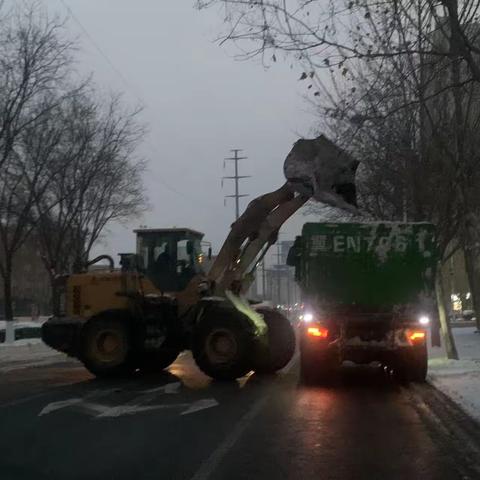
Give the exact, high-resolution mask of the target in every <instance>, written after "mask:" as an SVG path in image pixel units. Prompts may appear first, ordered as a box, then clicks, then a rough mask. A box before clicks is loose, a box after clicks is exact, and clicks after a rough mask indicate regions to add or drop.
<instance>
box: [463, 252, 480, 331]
mask: <svg viewBox="0 0 480 480" xmlns="http://www.w3.org/2000/svg"><path fill="white" fill-rule="evenodd" d="M463 253H464V256H465V267H466V270H467V277H468V283H469V285H470V294H471V295H472V304H473V310H474V312H475V320H476V323H477V331H480V272H479V271H478V268H477V262H476V258H475V257H476V255H475V253H476V252H474V249H473V248H468V247H467V248H464V249H463Z"/></svg>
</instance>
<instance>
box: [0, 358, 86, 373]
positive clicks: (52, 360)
mask: <svg viewBox="0 0 480 480" xmlns="http://www.w3.org/2000/svg"><path fill="white" fill-rule="evenodd" d="M70 361H71V359H68V358H64V357H60V358H46V359H43V360H37V361H35V362H27V363H18V364H13V365H10V366H7V367H1V368H0V373H9V372H14V371H16V370H24V369H26V368H31V367H43V366H45V365H54V364H56V363H67V362H70ZM79 365H80V364H79Z"/></svg>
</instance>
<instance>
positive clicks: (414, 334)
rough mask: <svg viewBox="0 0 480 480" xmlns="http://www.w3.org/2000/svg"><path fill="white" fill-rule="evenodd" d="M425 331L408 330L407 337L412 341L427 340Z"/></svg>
mask: <svg viewBox="0 0 480 480" xmlns="http://www.w3.org/2000/svg"><path fill="white" fill-rule="evenodd" d="M425 336H426V334H425V332H424V331H422V330H407V338H408V339H409V340H410V341H411V342H420V341H423V340H425Z"/></svg>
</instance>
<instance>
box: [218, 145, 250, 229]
mask: <svg viewBox="0 0 480 480" xmlns="http://www.w3.org/2000/svg"><path fill="white" fill-rule="evenodd" d="M241 151H242V150H241V149H239V148H234V149H232V150H231V152H233V157H229V158H225V159H224V160H225V161H232V162H234V166H235V170H234V175H232V176H227V177H222V187H223V181H224V180H234V181H235V193H234V194H233V195H225V198H234V199H235V220H237V219H238V217H239V216H240V198H242V197H248V194H241V193H240V191H239V185H238V181H239V180H240V179H241V178H250V177H251V175H239V174H238V162H239V161H240V160H245V159H247V158H248V157H239V155H238V154H239V152H241ZM225 161H224V162H223V167H224V168H225Z"/></svg>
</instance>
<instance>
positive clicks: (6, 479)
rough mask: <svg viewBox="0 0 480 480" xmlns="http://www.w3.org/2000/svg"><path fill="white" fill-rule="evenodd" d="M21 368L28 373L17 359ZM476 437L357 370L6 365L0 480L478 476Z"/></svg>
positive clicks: (457, 420) (430, 394)
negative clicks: (326, 381)
mask: <svg viewBox="0 0 480 480" xmlns="http://www.w3.org/2000/svg"><path fill="white" fill-rule="evenodd" d="M20 366H21V365H20ZM479 478H480V431H479V428H478V426H477V425H476V424H474V423H473V422H472V421H471V420H470V419H469V418H468V417H466V416H465V415H464V414H463V413H462V412H461V411H460V410H459V409H458V408H457V407H455V406H454V405H453V404H452V403H451V402H449V401H448V400H446V399H445V398H444V397H443V396H442V395H441V394H440V393H439V392H437V391H435V390H434V389H432V388H431V387H429V386H428V385H427V386H399V385H397V384H395V383H394V382H393V381H392V380H391V379H390V378H388V377H387V376H385V375H384V374H382V372H380V371H379V370H375V369H370V368H355V369H352V368H347V369H345V370H344V372H343V374H342V376H341V378H340V379H339V380H338V382H336V383H335V384H334V385H330V386H327V387H325V386H323V387H322V386H311V385H310V386H305V385H302V384H301V382H299V375H298V365H297V362H296V361H293V362H292V364H291V365H289V366H288V367H287V369H286V370H285V371H284V372H282V373H280V374H278V375H276V376H274V377H269V378H268V377H264V378H261V377H258V376H255V375H251V376H249V377H247V378H244V379H242V380H240V381H238V382H235V383H229V384H228V383H223V384H222V383H214V382H212V381H210V379H208V378H207V377H205V376H204V375H202V374H201V372H199V371H198V369H197V368H196V367H195V365H194V363H193V361H192V360H191V357H190V356H189V355H188V354H183V355H182V356H181V357H180V358H179V359H178V360H177V361H176V362H175V364H174V365H173V366H172V367H171V368H170V371H169V372H167V373H165V374H161V375H157V376H148V377H145V376H142V377H138V378H132V379H128V380H121V381H120V380H119V381H99V380H95V379H93V378H92V377H91V376H90V375H89V374H88V373H87V372H86V371H85V370H84V369H83V368H82V367H81V366H80V365H79V364H77V363H75V362H63V363H58V364H53V365H42V366H39V367H38V368H32V367H31V366H30V367H27V368H19V365H16V366H15V368H13V369H12V368H8V367H7V368H5V366H3V369H2V365H0V479H1V480H20V479H28V480H43V479H48V480H54V479H55V480H56V479H58V480H60V479H61V480H65V479H68V480H70V479H79V480H80V479H81V480H90V479H102V480H109V479H119V480H120V479H136V480H141V479H155V480H159V479H174V480H177V479H178V480H184V479H185V480H206V479H209V480H223V479H228V480H239V479H245V480H247V479H248V480H251V479H302V480H309V479H322V480H323V479H342V480H343V479H345V480H347V479H348V480H350V479H351V480H362V479H369V480H375V479H379V480H384V479H402V480H404V479H422V480H423V479H435V480H437V479H438V480H443V479H448V480H450V479H479Z"/></svg>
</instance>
